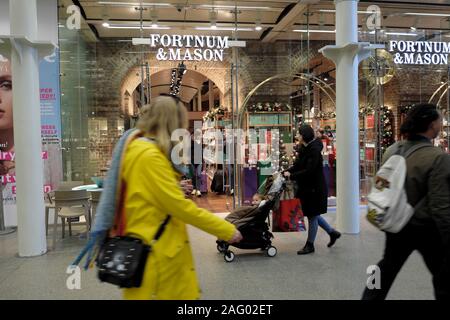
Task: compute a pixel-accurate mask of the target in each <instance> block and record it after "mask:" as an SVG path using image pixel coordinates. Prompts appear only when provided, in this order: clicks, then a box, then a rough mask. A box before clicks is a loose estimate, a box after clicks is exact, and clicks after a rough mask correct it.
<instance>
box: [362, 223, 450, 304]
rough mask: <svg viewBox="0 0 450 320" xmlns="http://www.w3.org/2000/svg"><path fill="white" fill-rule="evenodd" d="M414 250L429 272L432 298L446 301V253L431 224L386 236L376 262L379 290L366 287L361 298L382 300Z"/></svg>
mask: <svg viewBox="0 0 450 320" xmlns="http://www.w3.org/2000/svg"><path fill="white" fill-rule="evenodd" d="M415 250H418V251H419V253H420V254H421V255H422V257H423V259H424V261H425V264H426V266H427V268H428V270H429V271H430V272H431V275H432V277H433V286H434V293H435V297H436V299H438V300H442V299H449V293H450V287H449V282H448V276H449V270H448V252H447V250H446V249H444V245H443V243H442V240H441V238H440V235H439V231H438V229H437V228H436V227H435V226H434V225H430V226H415V225H411V224H408V225H406V226H405V228H404V229H403V230H402V231H400V232H399V233H386V246H385V249H384V256H383V259H382V260H381V261H380V262H379V263H378V267H379V268H380V278H381V279H380V283H381V288H380V289H368V288H366V289H365V291H364V294H363V297H362V299H363V300H384V299H385V298H386V296H387V294H388V292H389V289H390V288H391V286H392V283H393V282H394V280H395V278H396V276H397V274H398V273H399V271H400V269H401V268H402V267H403V265H404V263H405V262H406V260H407V259H408V257H409V256H410V255H411V253H412V252H413V251H415ZM445 261H447V262H445ZM411 281H414V279H411Z"/></svg>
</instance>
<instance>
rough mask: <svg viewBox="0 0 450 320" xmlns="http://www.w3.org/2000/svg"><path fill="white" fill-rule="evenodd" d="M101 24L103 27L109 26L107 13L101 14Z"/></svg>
mask: <svg viewBox="0 0 450 320" xmlns="http://www.w3.org/2000/svg"><path fill="white" fill-rule="evenodd" d="M102 26H104V27H105V28H109V17H108V15H107V14H103V23H102Z"/></svg>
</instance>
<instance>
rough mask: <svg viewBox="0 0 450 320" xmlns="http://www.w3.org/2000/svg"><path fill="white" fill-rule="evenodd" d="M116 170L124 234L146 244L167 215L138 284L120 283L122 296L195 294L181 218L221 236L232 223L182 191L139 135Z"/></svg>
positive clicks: (195, 283) (195, 296)
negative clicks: (126, 285)
mask: <svg viewBox="0 0 450 320" xmlns="http://www.w3.org/2000/svg"><path fill="white" fill-rule="evenodd" d="M121 174H122V179H123V182H124V184H125V188H126V194H125V204H124V206H125V234H126V235H129V236H134V237H137V238H139V239H142V240H143V241H144V242H145V243H147V244H148V243H150V242H151V240H152V239H153V237H154V235H155V233H156V231H157V229H158V228H159V226H160V224H161V223H162V222H163V221H164V219H165V218H166V217H167V215H168V214H170V215H171V216H172V218H171V220H170V222H169V223H168V225H167V227H166V229H165V231H164V233H163V235H162V236H161V238H160V239H159V240H158V241H157V242H156V244H155V245H154V246H153V252H152V253H151V254H150V255H149V258H148V260H147V264H146V269H145V273H144V279H143V282H142V286H141V287H140V288H132V289H123V294H124V298H125V299H133V300H137V299H169V300H188V299H199V298H200V287H199V284H198V280H197V275H196V272H195V269H194V261H193V259H192V253H191V247H190V244H189V238H188V234H187V230H186V224H191V225H193V226H195V227H197V228H199V229H201V230H203V231H206V232H208V233H210V234H212V235H214V236H216V237H218V238H219V239H224V240H230V239H231V238H232V237H233V234H234V232H235V226H234V225H232V224H231V223H229V222H226V221H225V220H223V219H221V218H219V217H217V216H215V215H213V214H211V213H209V212H208V211H207V210H204V209H200V208H198V207H197V206H196V205H195V204H194V203H193V202H192V201H191V200H188V199H186V198H185V197H184V193H183V192H182V190H181V189H180V187H179V177H178V174H177V173H176V171H175V170H174V169H173V167H172V165H171V163H170V161H169V160H168V159H167V158H166V157H165V156H164V154H163V153H162V151H161V150H160V149H159V148H158V146H157V145H155V144H154V143H151V142H148V141H145V140H139V139H138V140H134V141H133V142H131V143H130V145H129V146H128V148H127V150H126V153H125V158H124V161H123V166H122V173H121ZM212 248H213V247H212Z"/></svg>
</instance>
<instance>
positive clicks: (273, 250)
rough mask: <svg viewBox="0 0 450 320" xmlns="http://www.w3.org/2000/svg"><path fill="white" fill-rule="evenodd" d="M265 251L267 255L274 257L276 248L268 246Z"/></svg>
mask: <svg viewBox="0 0 450 320" xmlns="http://www.w3.org/2000/svg"><path fill="white" fill-rule="evenodd" d="M266 253H267V255H268V256H269V257H275V256H276V255H277V248H275V247H272V246H270V247H268V248H267V251H266Z"/></svg>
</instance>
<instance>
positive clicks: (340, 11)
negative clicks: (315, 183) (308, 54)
mask: <svg viewBox="0 0 450 320" xmlns="http://www.w3.org/2000/svg"><path fill="white" fill-rule="evenodd" d="M358 1H359V0H335V4H336V46H326V47H324V48H322V49H321V50H320V51H321V52H322V53H323V54H324V56H326V57H327V58H330V59H331V60H333V61H334V62H335V64H336V136H337V141H336V145H337V159H336V160H337V170H336V171H337V173H336V174H337V179H336V180H337V229H338V230H340V231H342V232H344V233H349V234H357V233H359V230H360V211H359V201H360V196H359V165H360V164H359V106H358V105H359V100H358V98H359V97H358V64H359V62H360V61H361V60H362V59H364V58H367V57H368V56H369V55H370V49H371V47H370V46H369V44H367V43H358V16H357V9H358Z"/></svg>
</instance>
